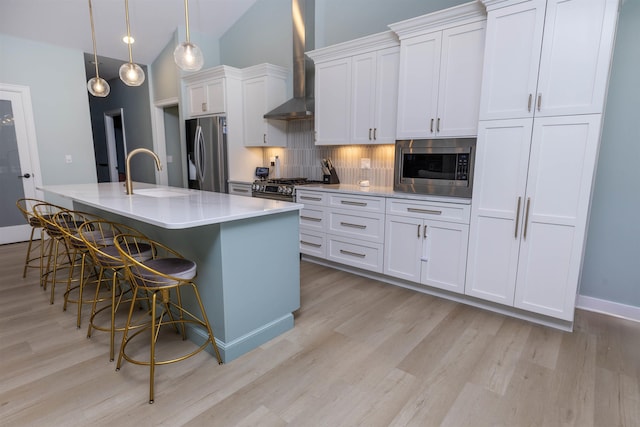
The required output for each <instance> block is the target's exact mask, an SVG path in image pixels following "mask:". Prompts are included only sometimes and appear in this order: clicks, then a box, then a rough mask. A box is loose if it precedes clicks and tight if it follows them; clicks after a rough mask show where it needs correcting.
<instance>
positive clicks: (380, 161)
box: [263, 120, 394, 187]
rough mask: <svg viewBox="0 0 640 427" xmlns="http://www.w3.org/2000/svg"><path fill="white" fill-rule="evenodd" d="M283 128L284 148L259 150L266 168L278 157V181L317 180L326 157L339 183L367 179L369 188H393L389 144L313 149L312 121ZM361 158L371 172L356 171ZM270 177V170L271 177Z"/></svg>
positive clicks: (390, 147)
mask: <svg viewBox="0 0 640 427" xmlns="http://www.w3.org/2000/svg"><path fill="white" fill-rule="evenodd" d="M287 126H288V129H287V146H286V147H269V148H265V149H264V150H263V157H264V158H263V161H264V164H265V165H270V162H269V161H270V159H271V158H273V157H275V156H278V158H279V160H280V176H281V177H282V178H294V177H303V178H308V179H310V180H321V179H322V169H321V167H320V161H321V160H322V159H326V158H330V159H331V161H332V162H333V165H334V167H335V168H336V172H337V174H338V178H340V183H342V184H357V183H358V181H360V180H363V179H368V180H369V181H370V183H371V185H372V186H388V187H391V186H393V150H394V145H393V144H386V145H339V146H327V145H320V146H316V145H315V144H314V142H313V136H314V134H313V120H293V121H290V122H289V123H288V124H287ZM362 158H368V159H370V160H371V169H368V170H363V169H361V168H360V159H362ZM273 174H274V168H273V167H271V176H273Z"/></svg>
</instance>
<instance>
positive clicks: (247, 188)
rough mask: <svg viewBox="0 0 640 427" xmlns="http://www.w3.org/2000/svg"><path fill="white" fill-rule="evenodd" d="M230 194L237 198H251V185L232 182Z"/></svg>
mask: <svg viewBox="0 0 640 427" xmlns="http://www.w3.org/2000/svg"><path fill="white" fill-rule="evenodd" d="M229 194H235V195H236V196H246V197H251V184H248V183H246V184H245V183H238V182H230V183H229Z"/></svg>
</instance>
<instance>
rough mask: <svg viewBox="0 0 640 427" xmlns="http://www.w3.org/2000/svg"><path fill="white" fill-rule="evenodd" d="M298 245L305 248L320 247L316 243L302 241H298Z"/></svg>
mask: <svg viewBox="0 0 640 427" xmlns="http://www.w3.org/2000/svg"><path fill="white" fill-rule="evenodd" d="M300 244H301V245H305V246H313V247H314V248H319V247H321V246H322V245H319V244H317V243H311V242H305V241H304V240H300Z"/></svg>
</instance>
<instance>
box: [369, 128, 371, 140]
mask: <svg viewBox="0 0 640 427" xmlns="http://www.w3.org/2000/svg"><path fill="white" fill-rule="evenodd" d="M369 141H371V128H369Z"/></svg>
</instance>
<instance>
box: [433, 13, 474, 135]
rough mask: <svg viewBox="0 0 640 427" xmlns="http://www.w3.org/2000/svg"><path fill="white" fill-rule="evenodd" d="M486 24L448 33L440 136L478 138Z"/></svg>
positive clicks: (440, 101)
mask: <svg viewBox="0 0 640 427" xmlns="http://www.w3.org/2000/svg"><path fill="white" fill-rule="evenodd" d="M484 30H485V22H484V21H482V22H475V23H472V24H468V25H461V26H459V27H455V28H451V29H448V30H444V31H443V32H442V54H441V65H440V85H439V89H438V114H437V116H436V120H435V122H436V123H435V128H436V134H437V135H438V136H442V137H446V136H475V135H477V133H478V111H479V108H480V87H481V83H482V78H481V76H482V60H483V52H484V32H485V31H484Z"/></svg>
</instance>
